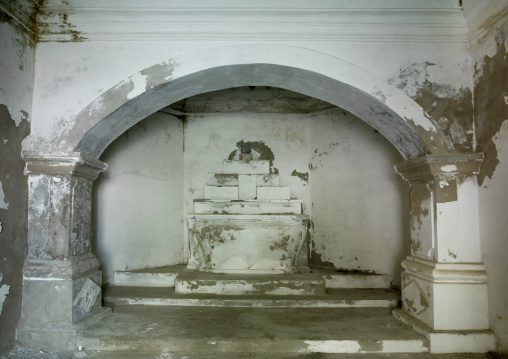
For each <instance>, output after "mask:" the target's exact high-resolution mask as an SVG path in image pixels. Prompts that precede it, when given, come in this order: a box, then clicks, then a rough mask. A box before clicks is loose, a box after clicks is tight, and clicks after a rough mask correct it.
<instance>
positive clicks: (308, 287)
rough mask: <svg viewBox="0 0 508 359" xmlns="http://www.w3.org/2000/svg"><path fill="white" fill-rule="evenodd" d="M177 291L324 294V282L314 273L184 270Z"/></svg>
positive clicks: (178, 281) (222, 293)
mask: <svg viewBox="0 0 508 359" xmlns="http://www.w3.org/2000/svg"><path fill="white" fill-rule="evenodd" d="M175 291H176V293H179V294H221V295H224V294H227V295H243V294H249V295H263V294H267V295H324V294H325V281H324V279H323V277H321V276H319V275H316V274H281V275H274V274H265V275H260V274H216V273H205V272H187V273H181V274H179V275H178V276H177V277H176V279H175Z"/></svg>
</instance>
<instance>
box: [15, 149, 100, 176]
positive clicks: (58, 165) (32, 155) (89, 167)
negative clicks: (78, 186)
mask: <svg viewBox="0 0 508 359" xmlns="http://www.w3.org/2000/svg"><path fill="white" fill-rule="evenodd" d="M22 157H23V160H24V161H25V163H26V171H27V173H29V174H53V175H72V176H78V177H83V178H86V179H90V180H95V179H97V176H98V175H99V173H101V172H103V171H105V170H106V169H107V168H108V165H107V164H106V163H105V162H102V161H99V160H97V159H95V158H93V157H91V156H88V155H86V154H84V153H81V152H71V153H49V154H44V153H37V152H30V151H23V152H22Z"/></svg>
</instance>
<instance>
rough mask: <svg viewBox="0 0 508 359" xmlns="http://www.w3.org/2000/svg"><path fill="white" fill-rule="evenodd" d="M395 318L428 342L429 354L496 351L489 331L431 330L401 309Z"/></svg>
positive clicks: (395, 314)
mask: <svg viewBox="0 0 508 359" xmlns="http://www.w3.org/2000/svg"><path fill="white" fill-rule="evenodd" d="M392 313H393V315H394V316H395V318H397V319H398V320H400V321H401V322H402V323H404V324H406V325H408V326H409V327H411V329H413V330H415V331H417V332H418V333H420V334H422V335H423V336H425V337H426V338H427V339H428V340H429V345H430V349H429V350H430V352H431V353H486V352H489V351H493V350H495V349H496V340H495V336H494V334H493V333H492V331H490V330H433V329H431V328H430V327H429V326H428V325H426V324H425V323H423V322H422V321H420V320H418V319H415V318H413V317H412V316H411V315H409V314H408V313H406V312H405V311H404V310H402V309H395V310H394V311H393V312H392Z"/></svg>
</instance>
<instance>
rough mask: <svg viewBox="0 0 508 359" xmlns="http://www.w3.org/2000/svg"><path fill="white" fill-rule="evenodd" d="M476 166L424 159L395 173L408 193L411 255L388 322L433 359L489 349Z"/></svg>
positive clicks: (460, 157)
mask: <svg viewBox="0 0 508 359" xmlns="http://www.w3.org/2000/svg"><path fill="white" fill-rule="evenodd" d="M482 159H483V156H482V155H481V154H448V155H442V156H437V155H427V156H423V157H418V158H415V159H411V160H409V161H406V162H404V163H401V164H398V165H397V166H396V167H395V170H396V172H397V173H399V174H400V175H401V176H402V177H403V178H404V179H405V180H406V181H407V182H408V183H409V184H410V185H411V192H410V221H411V223H410V227H411V255H410V256H409V257H407V258H406V259H405V260H404V261H402V267H403V273H402V311H396V312H395V313H394V314H395V315H396V316H397V317H399V319H401V320H403V321H405V322H406V323H408V324H410V325H412V326H413V327H414V328H415V329H417V330H420V331H421V332H422V333H424V334H425V335H427V336H428V337H429V339H430V341H431V351H433V352H453V351H459V352H460V351H473V352H483V351H487V350H490V349H492V348H491V347H492V346H493V337H492V334H491V333H490V332H489V331H488V328H489V321H488V301H487V274H486V272H485V267H484V265H483V263H482V255H481V249H480V238H479V228H478V198H477V184H476V175H477V174H478V171H479V169H480V164H481V162H482ZM415 319H416V320H415ZM453 333H455V334H453ZM457 333H460V335H458V334H457ZM446 335H449V336H448V337H447V336H446ZM450 335H451V336H450Z"/></svg>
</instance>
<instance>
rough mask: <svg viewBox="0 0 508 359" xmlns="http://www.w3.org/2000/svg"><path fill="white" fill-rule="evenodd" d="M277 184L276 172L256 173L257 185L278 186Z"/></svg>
mask: <svg viewBox="0 0 508 359" xmlns="http://www.w3.org/2000/svg"><path fill="white" fill-rule="evenodd" d="M279 185H280V181H279V175H277V174H274V173H270V174H267V175H258V178H257V186H258V187H264V186H271V187H278V186H279Z"/></svg>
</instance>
